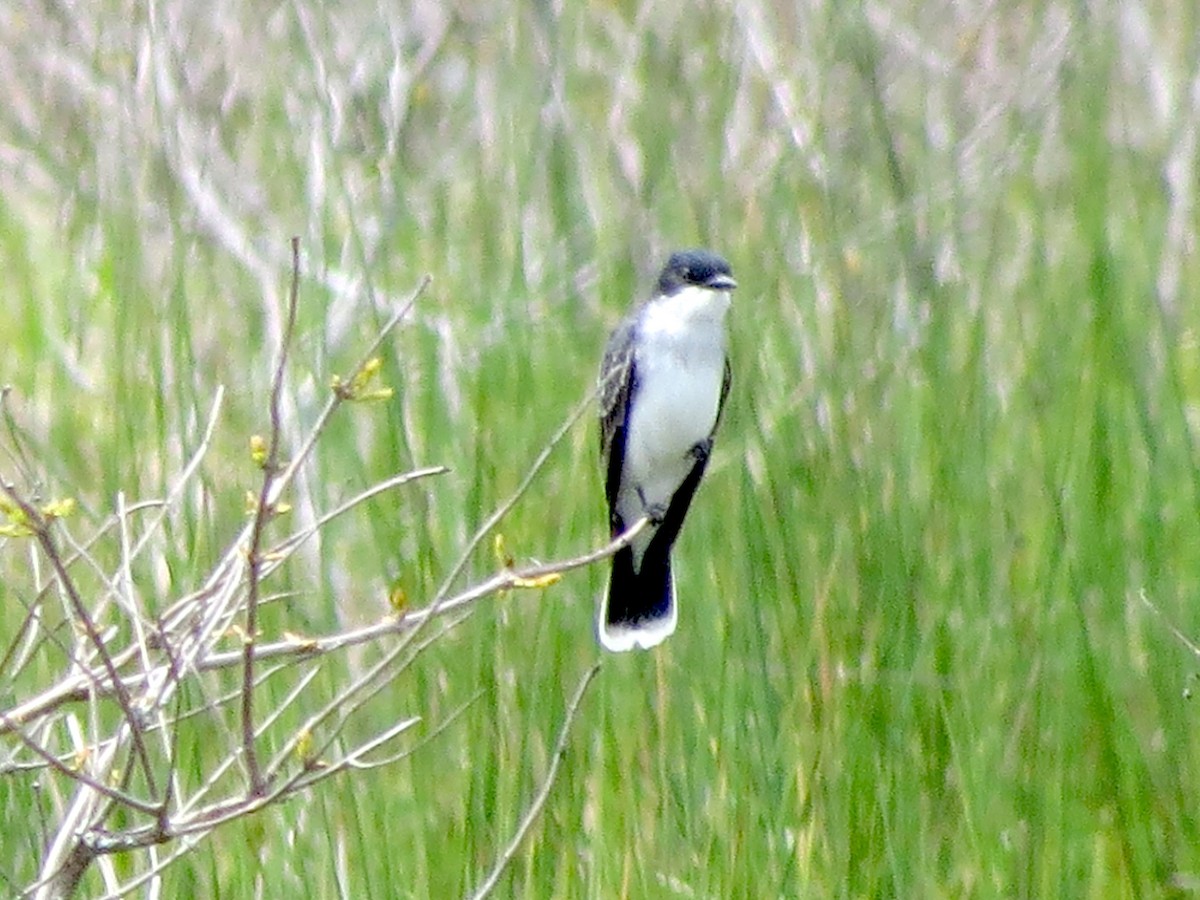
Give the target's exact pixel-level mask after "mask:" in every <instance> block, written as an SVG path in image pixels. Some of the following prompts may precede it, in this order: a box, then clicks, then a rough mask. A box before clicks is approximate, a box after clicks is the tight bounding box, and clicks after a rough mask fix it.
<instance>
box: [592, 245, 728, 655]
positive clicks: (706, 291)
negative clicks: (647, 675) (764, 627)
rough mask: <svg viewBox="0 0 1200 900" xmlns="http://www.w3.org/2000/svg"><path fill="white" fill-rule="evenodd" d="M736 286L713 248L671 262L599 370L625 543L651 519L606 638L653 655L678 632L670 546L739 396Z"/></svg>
mask: <svg viewBox="0 0 1200 900" xmlns="http://www.w3.org/2000/svg"><path fill="white" fill-rule="evenodd" d="M735 287H737V282H736V281H734V280H733V276H732V275H730V272H729V263H727V262H726V261H725V260H723V259H722V258H721V257H719V256H717V255H716V254H714V253H710V252H709V251H707V250H684V251H681V252H679V253H675V254H673V255H672V256H671V258H670V259H669V260H668V261H667V265H666V266H665V267H664V268H663V270H662V274H661V275H660V276H659V278H658V289H657V291H656V292H655V295H654V297H653V298H651V299H650V300H649V301H648V302H646V303H644V304H642V305H641V306H639V307H638V308H637V309H636V310H634V312H633V313H632V314H630V316H629V317H628V318H626V319H625V321H623V322H622V323H621V324H620V325H618V326H617V329H616V330H615V331H614V332H613V333H612V336H611V337H609V339H608V346H607V347H605V349H604V362H603V363H602V364H601V367H600V456H601V462H602V464H603V466H604V470H605V482H604V493H605V496H606V497H607V499H608V523H609V529H610V532H611V534H612V536H613V537H614V538H615V537H617V536H618V535H620V534H621V533H622V532H624V531H625V530H626V529H627V528H628V527H629V526H631V525H633V524H635V523H636V522H637V521H638V520H639V519H641V518H642V516H647V517H649V519H650V523H649V525H648V526H647V527H646V528H644V529H643V530H642V531H641V532H640V533H639V534H638V536H637V537H636V538H635V539H634V540H633V542H632V543H631V544H630V545H629V546H628V547H625V548H624V549H622V550H621V551H619V552H618V553H617V554H616V555H615V556H614V557H613V561H612V574H611V575H610V576H609V582H608V589H607V590H606V591H605V594H604V596H603V598H602V599H601V601H600V614H599V620H598V622H597V634H598V637H599V639H600V644H601V645H602V646H603V647H604V648H605V649H607V650H613V651H621V650H632V649H634V648H635V647H641V648H643V649H649V648H650V647H653V646H655V645H656V644H659V643H661V642H662V641H664V640H666V638H668V637H669V636H670V635H671V633H672V632H674V631H675V623H676V621H677V619H678V612H677V610H676V608H675V580H674V578H673V576H672V575H671V545H672V544H674V543H675V538H676V536H678V534H679V528H680V526H681V525H683V517H684V516H685V515H687V511H688V506H689V504H691V502H692V495H693V494H695V492H696V485H698V484H699V483H700V477H701V476H702V475H703V474H704V467H705V466H706V465H707V464H708V456H709V453H710V452H711V451H712V442H713V434H714V433H715V432H716V430H717V423H718V422H719V421H720V419H721V409H722V407H724V405H725V397H726V395H727V394H728V393H729V360H728V358H727V357H726V355H725V314H726V312H728V311H729V303H730V291H732V290H733V289H734V288H735Z"/></svg>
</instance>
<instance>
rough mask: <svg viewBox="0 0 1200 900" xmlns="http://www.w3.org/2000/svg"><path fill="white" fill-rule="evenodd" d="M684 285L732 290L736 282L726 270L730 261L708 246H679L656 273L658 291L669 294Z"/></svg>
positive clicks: (715, 289) (682, 287)
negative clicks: (709, 249) (660, 271)
mask: <svg viewBox="0 0 1200 900" xmlns="http://www.w3.org/2000/svg"><path fill="white" fill-rule="evenodd" d="M685 287H704V288H709V289H710V290H714V291H732V290H733V289H734V288H735V287H737V282H736V281H734V280H733V276H732V275H731V274H730V272H729V263H727V262H725V260H724V259H722V258H721V257H719V256H717V254H715V253H711V252H709V251H708V250H680V251H679V252H678V253H672V254H671V258H670V259H668V260H667V264H666V265H665V266H664V267H663V270H662V274H661V275H659V276H658V292H659V293H660V294H663V295H666V296H670V295H671V294H674V293H675V292H677V291H681V290H683V289H684V288H685Z"/></svg>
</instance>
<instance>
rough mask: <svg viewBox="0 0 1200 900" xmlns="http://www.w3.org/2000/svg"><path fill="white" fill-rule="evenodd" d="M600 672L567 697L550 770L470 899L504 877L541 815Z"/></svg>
mask: <svg viewBox="0 0 1200 900" xmlns="http://www.w3.org/2000/svg"><path fill="white" fill-rule="evenodd" d="M599 671H600V663H596V664H595V665H594V666H592V667H591V668H590V669H588V670H587V672H585V673H584V676H583V678H582V679H581V680H580V682H579V687H577V688H576V689H575V696H573V697H572V698H571V702H570V703H569V704H568V705H567V714H566V716H565V717H564V718H563V724H562V728H561V729H559V732H558V741H557V742H556V743H555V745H554V754H553V755H552V756H551V757H550V768H549V770H547V772H546V777H545V779H544V780H543V781H542V786H541V788H540V789H539V790H538V792H537V795H536V796H534V798H533V802H532V803H530V804H529V809H528V810H527V811H526V813H525V816H524V818H522V819H521V823H520V824H519V825H518V826H517V830H516V832H514V834H513V836H512V840H511V841H509V843H508V846H507V847H505V848H504V852H503V853H502V854H500V858H499V859H497V860H496V864H495V866H494V867H493V868H492V871H491V872H489V873H488V876H487V878H485V879H484V881H483V884H481V885H480V886H479V887H478V888H477V889H476V891H475V893H473V894H472V895H471V898H472V900H483V898H484V897H486V896H487V895H488V894H490V893H491V892H492V891H493V890H494V889H495V887H496V884H497V882H499V881H500V876H501V875H503V874H504V870H505V869H506V868H508V864H509V863H510V862H512V859H513V857H514V856H516V855H517V850H518V849H519V848H520V846H521V841H523V840H525V835H526V834H528V833H529V829H530V828H531V827H533V823H534V822H536V821H537V817H538V816H539V815H540V814H541V812H542V807H543V806H545V805H546V799H547V798H548V797H549V796H550V789H551V788H553V787H554V779H555V778H556V777H557V776H558V766H559V763H561V762H562V758H563V754H564V752H565V751H566V747H567V735H568V734H569V733H570V730H571V725H572V723H574V721H575V716H576V714H577V713H578V712H579V705H580V704H581V703H582V702H583V695H584V692H585V691H587V689H588V685H589V684H591V683H592V679H593V678H595V677H596V673H597V672H599Z"/></svg>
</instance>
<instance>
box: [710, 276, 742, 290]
mask: <svg viewBox="0 0 1200 900" xmlns="http://www.w3.org/2000/svg"><path fill="white" fill-rule="evenodd" d="M704 286H705V287H706V288H710V289H711V290H714V291H732V290H733V289H734V288H735V287H737V282H736V281H734V280H733V276H732V275H725V274H724V273H721V272H718V273H717V274H716V275H713V276H712V277H711V278H709V279H708V281H706V282H704Z"/></svg>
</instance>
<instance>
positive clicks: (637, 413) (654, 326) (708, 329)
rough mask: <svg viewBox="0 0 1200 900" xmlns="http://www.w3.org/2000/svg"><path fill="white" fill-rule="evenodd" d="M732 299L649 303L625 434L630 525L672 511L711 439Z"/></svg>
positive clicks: (691, 295)
mask: <svg viewBox="0 0 1200 900" xmlns="http://www.w3.org/2000/svg"><path fill="white" fill-rule="evenodd" d="M728 309H729V295H728V293H725V292H722V291H711V290H706V289H702V288H686V289H684V290H683V291H680V292H679V293H677V294H675V295H673V296H671V297H669V298H665V299H661V300H657V301H655V302H654V303H652V304H650V305H649V306H648V307H647V308H646V310H645V311H644V312H643V315H642V319H641V321H640V323H639V328H638V336H637V351H636V355H635V365H636V370H637V393H636V395H635V396H634V397H633V398H632V403H633V406H632V408H631V410H630V417H629V422H628V427H627V430H626V432H625V465H624V469H623V471H622V475H621V492H620V497H619V498H618V509H619V511H620V513H621V515H622V517H623V518H624V519H625V521H627V522H632V521H634V520H636V519H637V518H639V517H640V516H641V514H642V513H643V512H644V511H645V507H646V506H654V505H661V506H666V505H667V504H668V503H669V502H670V500H671V497H672V496H673V495H674V493H675V491H676V490H678V489H679V485H680V484H682V483H683V480H684V478H686V477H687V474H688V473H689V472H690V471H691V469H692V466H693V465H695V458H694V457H693V456H692V453H691V451H692V448H693V447H694V446H695V445H696V444H697V443H699V442H701V441H703V440H705V439H706V438H707V437H708V436H709V435H711V434H712V431H713V428H714V427H715V425H716V421H717V411H718V408H719V406H720V400H721V385H722V382H723V380H724V377H725V324H724V321H725V313H726V311H727V310H728Z"/></svg>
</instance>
